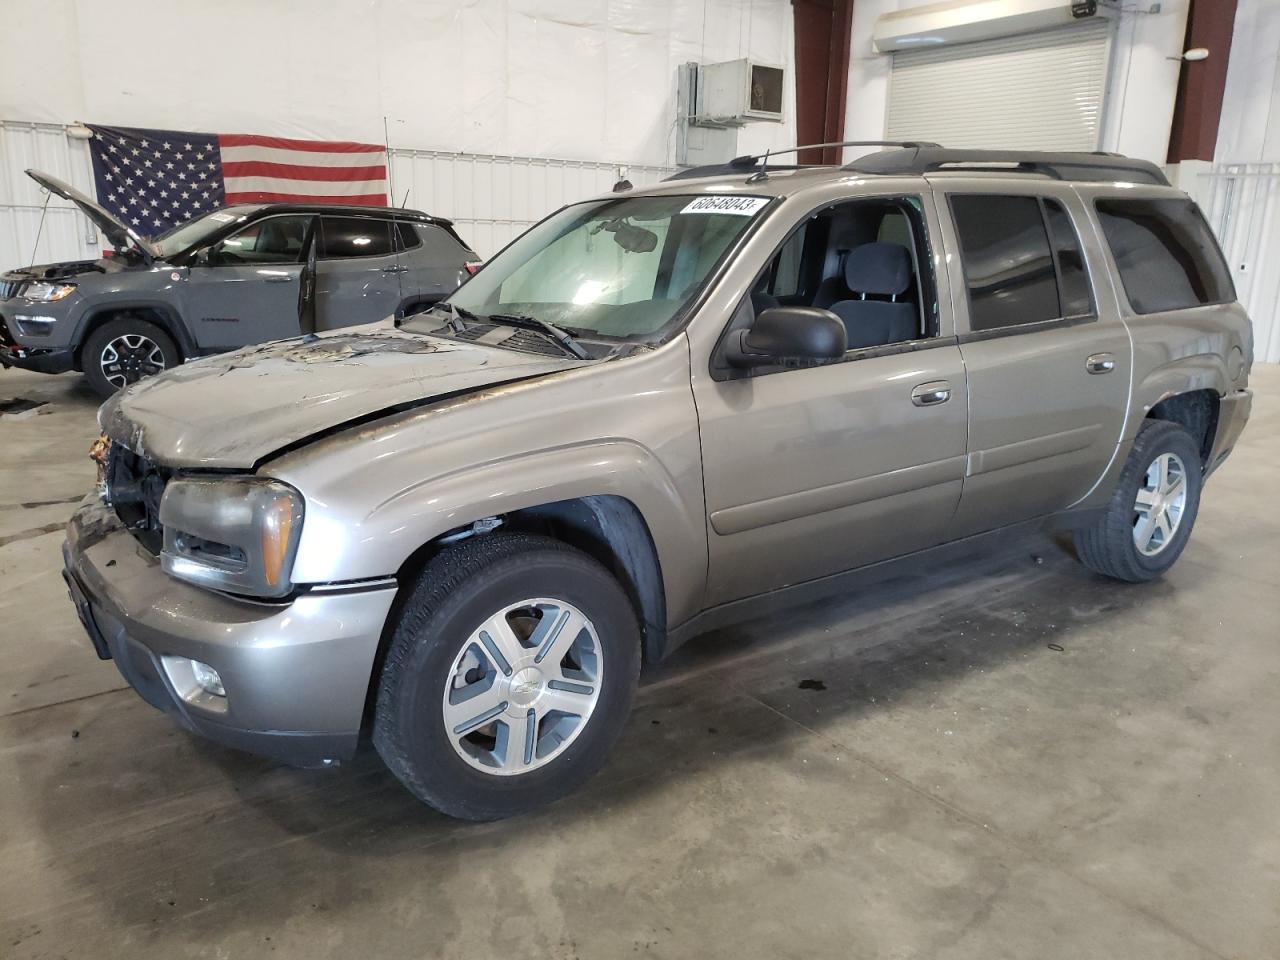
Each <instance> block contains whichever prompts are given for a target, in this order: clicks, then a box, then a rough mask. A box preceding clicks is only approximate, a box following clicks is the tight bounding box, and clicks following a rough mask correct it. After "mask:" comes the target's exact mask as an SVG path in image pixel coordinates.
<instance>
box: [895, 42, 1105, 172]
mask: <svg viewBox="0 0 1280 960" xmlns="http://www.w3.org/2000/svg"><path fill="white" fill-rule="evenodd" d="M1111 29H1112V27H1111V21H1110V20H1106V19H1102V18H1098V19H1093V20H1088V21H1085V22H1083V23H1081V24H1079V25H1072V26H1067V27H1060V28H1057V29H1054V30H1044V31H1039V32H1036V33H1026V34H1020V35H1018V36H1013V37H1000V38H997V39H993V40H978V41H974V42H972V43H957V44H955V45H948V46H942V47H937V48H934V49H928V50H913V51H910V52H905V53H895V54H894V55H893V66H892V69H891V71H890V77H889V106H888V111H887V113H886V121H885V126H886V136H887V138H888V139H890V140H932V141H935V142H937V143H940V144H942V145H943V146H944V147H972V148H980V147H989V148H992V149H1009V150H1097V149H1098V144H1099V137H1100V136H1101V130H1102V107H1103V98H1104V92H1105V87H1106V79H1107V67H1108V60H1109V57H1110V47H1111V43H1110V39H1111Z"/></svg>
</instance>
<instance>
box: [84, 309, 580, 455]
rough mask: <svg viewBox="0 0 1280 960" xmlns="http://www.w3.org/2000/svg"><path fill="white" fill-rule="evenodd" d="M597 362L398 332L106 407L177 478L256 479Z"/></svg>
mask: <svg viewBox="0 0 1280 960" xmlns="http://www.w3.org/2000/svg"><path fill="white" fill-rule="evenodd" d="M593 362H599V361H582V360H575V359H572V358H569V357H565V358H564V359H560V358H558V357H546V356H539V355H533V354H528V353H521V352H518V351H516V350H510V349H502V348H499V347H492V346H488V345H485V344H480V343H465V342H461V341H454V340H449V339H446V338H442V337H430V336H426V335H423V334H416V333H409V332H407V331H403V330H397V329H395V327H394V326H393V325H392V324H391V323H390V322H384V323H381V324H376V325H373V326H369V327H361V328H358V329H357V328H350V329H347V330H340V331H335V332H333V333H327V334H321V335H319V336H307V337H301V338H297V339H293V340H281V341H278V342H275V343H268V344H262V345H260V346H255V347H246V348H244V349H242V350H237V351H235V352H233V353H225V354H219V355H218V356H215V357H208V358H206V359H203V360H197V361H194V362H192V363H187V364H183V365H182V366H180V367H175V368H174V369H172V370H167V371H165V372H164V373H162V374H159V375H158V376H155V377H151V378H149V379H147V380H143V381H141V382H140V383H137V384H134V385H133V386H132V387H129V388H127V389H125V390H122V391H121V392H120V393H118V394H116V395H115V396H114V397H112V398H111V399H110V400H108V401H107V402H106V403H104V404H103V405H102V408H101V410H100V411H99V412H98V421H99V423H100V424H101V425H102V429H103V430H104V431H105V432H106V433H107V434H108V435H109V436H110V437H111V439H112V440H114V441H115V442H117V443H123V444H124V445H125V446H127V447H128V448H129V449H131V450H133V451H134V452H135V453H139V454H142V455H144V456H147V457H149V458H151V459H152V460H155V461H157V462H159V463H162V464H166V465H168V466H173V467H205V468H209V469H248V468H250V467H252V466H253V465H254V464H256V463H257V462H258V461H260V460H262V459H263V458H264V457H267V456H269V455H270V454H272V453H274V452H276V451H277V450H280V449H282V448H284V447H287V446H290V445H291V444H294V443H296V442H298V441H300V440H303V439H305V438H307V437H311V436H314V435H315V434H318V433H323V432H325V431H328V430H331V429H333V428H335V427H340V426H342V425H343V424H345V423H349V422H351V421H355V420H362V419H367V418H368V417H370V416H371V415H376V414H377V413H379V412H380V411H384V410H385V411H390V410H394V409H402V408H404V407H405V406H411V405H415V404H425V403H430V402H431V401H432V400H433V399H435V398H436V397H441V396H444V395H450V396H456V395H457V394H458V393H460V392H466V391H470V390H479V389H483V388H484V387H487V386H491V385H494V384H504V383H509V382H511V381H514V380H523V379H527V378H529V377H536V376H541V375H543V374H548V373H555V372H558V371H561V370H569V369H572V368H574V367H579V366H585V365H588V364H590V363H593Z"/></svg>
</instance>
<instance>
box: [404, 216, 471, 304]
mask: <svg viewBox="0 0 1280 960" xmlns="http://www.w3.org/2000/svg"><path fill="white" fill-rule="evenodd" d="M396 229H397V230H398V231H399V240H400V249H401V250H402V251H403V252H404V266H405V271H404V273H402V274H401V275H400V287H401V290H402V292H403V293H404V296H405V299H406V300H408V299H410V298H413V299H415V300H416V301H417V302H418V303H419V304H430V303H436V302H438V301H440V300H443V299H444V298H445V297H447V296H448V295H449V294H451V293H453V291H454V290H456V289H457V287H458V284H460V283H462V281H463V280H465V279H466V278H467V276H468V274H467V264H468V263H472V264H473V265H474V264H475V263H476V262H477V261H478V259H479V258H478V257H477V256H476V254H475V253H474V252H472V251H471V250H468V249H466V248H465V247H463V245H462V244H460V243H459V242H458V241H457V240H455V239H454V238H453V237H452V236H451V235H450V234H449V232H448V231H447V230H445V229H444V228H442V227H438V226H436V225H435V224H433V223H425V222H422V221H416V222H411V221H408V220H401V221H399V222H397V224H396Z"/></svg>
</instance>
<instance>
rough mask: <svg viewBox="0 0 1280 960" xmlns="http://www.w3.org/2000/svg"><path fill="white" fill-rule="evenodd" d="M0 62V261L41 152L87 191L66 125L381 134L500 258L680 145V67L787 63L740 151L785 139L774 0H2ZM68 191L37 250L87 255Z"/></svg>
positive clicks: (660, 167) (428, 193)
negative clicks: (768, 108) (553, 215)
mask: <svg viewBox="0 0 1280 960" xmlns="http://www.w3.org/2000/svg"><path fill="white" fill-rule="evenodd" d="M5 30H6V35H7V36H9V37H10V38H11V39H12V38H18V37H23V36H28V37H38V38H39V40H38V42H32V43H19V42H16V41H15V42H11V43H9V44H8V45H7V47H6V51H5V55H4V57H0V120H3V121H4V122H3V127H2V128H0V162H2V164H3V167H2V168H0V269H6V268H8V267H11V266H14V265H17V264H25V263H27V262H29V261H30V260H31V257H32V248H33V245H34V243H35V238H36V232H37V224H38V222H39V218H40V211H39V207H40V205H41V203H42V202H43V199H44V198H43V197H42V196H41V195H40V193H39V191H38V190H37V189H36V187H35V185H34V184H33V183H31V182H30V181H29V180H27V178H26V177H24V176H23V175H22V170H23V169H24V168H25V167H29V166H35V167H38V168H40V169H44V170H48V171H50V172H52V173H56V174H58V175H60V176H63V177H64V178H65V179H68V180H69V181H70V182H71V183H73V184H75V185H76V186H78V187H80V188H81V189H83V190H85V192H86V193H90V194H92V192H93V190H92V181H91V180H90V179H89V166H88V152H87V150H86V149H85V146H84V144H82V143H80V142H78V141H74V140H70V139H68V138H67V137H66V136H65V135H64V133H63V125H64V124H69V123H72V122H74V121H89V122H95V123H108V124H115V125H119V126H138V127H151V128H160V129H175V130H199V131H208V132H214V133H218V132H225V133H263V134H276V135H281V136H289V137H301V138H310V139H323V140H360V141H365V142H370V143H380V142H382V141H383V140H384V136H385V138H386V139H387V140H388V141H389V142H390V145H391V148H392V149H391V154H392V171H391V172H392V178H393V186H394V188H395V193H396V202H397V203H399V202H402V201H403V200H404V197H405V192H406V189H407V190H408V204H409V206H412V207H417V208H419V209H423V210H427V211H429V212H431V213H435V214H438V215H440V216H446V217H450V218H452V219H455V220H456V221H457V223H458V230H459V232H460V233H461V234H462V235H463V237H464V238H466V239H467V240H468V241H469V242H470V243H471V244H472V246H474V247H475V249H476V250H477V252H479V253H480V254H482V255H484V256H488V255H490V254H492V253H494V252H495V251H496V250H497V249H499V248H500V247H502V246H503V245H504V244H505V243H506V242H507V241H508V240H510V239H511V238H512V237H513V236H515V235H516V234H518V233H519V232H521V231H522V230H523V229H524V228H525V227H526V226H527V225H529V224H530V223H533V222H535V221H537V220H539V219H541V218H542V217H543V216H545V215H546V214H547V213H549V212H551V211H552V210H554V209H555V208H556V207H558V206H560V205H561V204H563V203H568V202H571V201H573V200H578V199H581V198H582V197H585V196H590V195H592V194H596V193H600V192H602V191H604V190H607V189H609V187H610V186H611V185H612V184H613V183H614V181H615V180H616V179H617V177H618V171H619V170H620V169H622V170H625V171H626V174H627V176H628V177H629V179H631V181H632V182H633V183H635V184H637V185H640V184H643V183H648V182H651V181H653V180H656V179H660V178H661V177H662V176H664V175H665V173H666V172H667V168H666V165H667V164H668V163H669V162H670V160H671V158H672V156H673V152H674V149H675V102H676V67H677V66H678V65H679V64H680V63H683V62H685V61H688V60H697V61H702V62H713V61H718V60H730V59H735V58H738V57H748V56H749V57H753V58H755V59H757V60H760V61H763V62H767V63H777V64H782V65H783V66H784V67H785V68H786V75H787V86H786V90H785V94H784V103H785V104H786V109H787V112H788V117H787V120H786V122H784V123H782V124H777V123H756V124H751V125H749V126H747V127H745V128H743V129H742V131H741V133H740V134H739V138H738V148H739V151H740V152H748V151H761V150H764V149H766V148H768V147H774V148H778V147H782V146H791V145H794V143H795V123H794V116H793V114H794V104H795V92H794V73H795V71H794V49H795V44H794V40H793V31H792V13H791V5H790V3H789V2H788V0H704V2H701V3H688V2H680V0H469V2H468V0H271V2H262V0H220V2H219V3H218V4H216V5H184V6H181V7H177V8H175V7H174V6H173V5H172V4H171V3H167V2H161V0H139V2H137V3H134V4H132V5H130V6H129V8H128V13H127V15H122V14H121V8H120V7H119V6H118V5H117V6H111V5H103V4H102V3H100V2H97V0H7V2H6V4H5ZM96 243H97V238H95V237H93V235H92V232H91V231H89V229H88V227H87V223H86V221H85V220H84V218H83V217H81V216H80V215H79V214H78V213H76V212H74V211H73V210H72V209H70V208H68V207H67V205H66V204H63V203H61V202H59V201H55V202H53V203H51V204H50V206H49V213H48V216H47V217H46V220H45V224H44V227H43V230H42V232H41V240H40V243H39V249H38V250H37V251H36V253H35V256H36V260H37V262H42V261H48V260H51V259H62V258H69V257H80V256H84V257H94V256H97V255H98V253H97V251H98V247H97V245H96Z"/></svg>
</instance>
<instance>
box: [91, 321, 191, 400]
mask: <svg viewBox="0 0 1280 960" xmlns="http://www.w3.org/2000/svg"><path fill="white" fill-rule="evenodd" d="M181 360H182V358H181V356H179V354H178V347H177V345H176V344H174V342H173V338H172V337H170V336H169V334H167V333H165V332H164V330H162V329H161V328H160V327H158V326H156V325H155V324H154V323H150V322H148V321H146V320H140V319H138V318H137V317H118V318H117V319H115V320H108V321H107V322H106V323H104V324H103V325H102V326H100V327H98V329H97V330H95V331H93V333H92V334H90V335H89V339H88V340H87V341H86V342H85V345H84V350H83V351H81V354H80V361H81V366H82V367H83V368H84V375H85V379H86V380H88V381H89V385H90V386H91V387H93V389H94V390H95V391H97V393H98V394H99V395H101V396H103V397H109V396H111V395H112V394H113V393H115V392H116V391H117V390H120V389H122V388H124V387H127V386H128V385H129V384H131V383H137V382H138V381H139V380H141V379H142V378H143V377H149V376H151V375H153V374H156V373H159V372H160V371H161V370H166V369H168V368H169V367H172V366H176V365H177V364H178V363H180V362H181Z"/></svg>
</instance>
